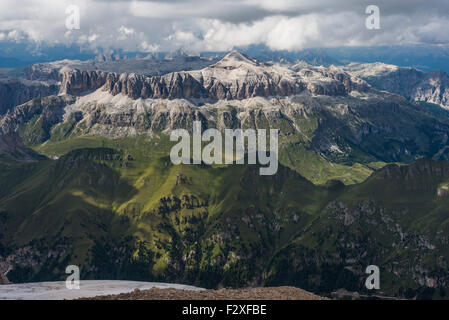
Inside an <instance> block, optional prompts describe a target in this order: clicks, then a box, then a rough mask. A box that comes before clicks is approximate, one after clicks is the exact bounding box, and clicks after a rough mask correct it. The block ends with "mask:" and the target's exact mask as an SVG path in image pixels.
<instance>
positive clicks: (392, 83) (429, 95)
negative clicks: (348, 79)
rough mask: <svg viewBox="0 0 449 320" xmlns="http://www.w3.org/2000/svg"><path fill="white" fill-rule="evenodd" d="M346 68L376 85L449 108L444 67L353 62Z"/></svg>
mask: <svg viewBox="0 0 449 320" xmlns="http://www.w3.org/2000/svg"><path fill="white" fill-rule="evenodd" d="M343 69H344V70H345V71H347V72H349V73H351V74H353V75H354V76H356V77H359V78H362V79H364V80H366V81H367V82H368V83H369V84H371V85H372V86H373V87H375V88H376V89H380V90H385V91H388V92H392V93H396V94H399V95H401V96H404V97H406V98H407V99H410V100H413V101H423V102H429V103H433V104H438V105H440V106H442V107H443V108H448V109H449V76H448V75H447V73H446V72H444V71H442V70H433V71H430V72H424V71H421V70H418V69H415V68H404V67H397V66H393V65H387V64H383V63H365V64H360V63H352V64H349V65H348V66H345V67H343Z"/></svg>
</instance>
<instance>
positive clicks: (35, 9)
mask: <svg viewBox="0 0 449 320" xmlns="http://www.w3.org/2000/svg"><path fill="white" fill-rule="evenodd" d="M376 2H377V5H378V6H379V7H380V11H381V29H380V30H367V29H366V28H365V18H366V15H365V7H366V5H367V4H370V3H362V2H361V1H359V0H347V1H331V0H314V1H299V0H276V1H273V0H242V1H240V0H221V1H219V0H173V1H156V0H153V1H118V0H116V1H103V0H97V1H88V0H61V1H50V0H34V1H33V0H15V1H14V0H2V1H1V2H0V41H2V42H5V41H16V42H17V41H30V42H35V43H48V44H53V43H65V44H71V43H77V44H80V45H82V46H86V47H89V48H93V49H95V48H102V49H104V50H111V49H124V50H125V51H126V50H128V51H136V50H140V51H147V52H152V51H156V50H172V49H177V48H179V47H182V48H184V49H185V50H193V51H202V50H212V51H215V50H216V51H221V50H229V49H231V48H232V47H234V46H246V45H250V44H266V45H267V46H269V47H270V48H272V49H283V50H298V49H302V48H305V47H329V46H340V45H383V44H408V43H413V44H419V43H428V44H443V45H447V44H448V43H449V33H447V32H446V31H445V30H447V27H448V26H449V2H448V1H447V0H427V1H426V2H423V1H419V0H400V1H399V0H398V1H388V0H377V1H376ZM70 4H75V5H78V6H79V8H80V22H81V28H80V30H72V31H69V30H67V29H66V28H65V19H66V17H67V16H66V14H65V8H66V7H67V6H68V5H70Z"/></svg>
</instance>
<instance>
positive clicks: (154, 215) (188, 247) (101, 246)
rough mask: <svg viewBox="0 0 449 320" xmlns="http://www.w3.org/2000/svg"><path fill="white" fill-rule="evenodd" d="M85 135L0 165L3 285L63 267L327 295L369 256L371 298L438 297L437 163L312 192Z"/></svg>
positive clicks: (441, 269)
mask: <svg viewBox="0 0 449 320" xmlns="http://www.w3.org/2000/svg"><path fill="white" fill-rule="evenodd" d="M86 139H87V138H86ZM92 141H95V143H93V144H96V143H101V144H104V145H105V147H103V148H90V149H77V150H73V151H70V152H68V153H67V154H65V155H63V156H62V157H60V158H59V159H58V160H43V161H39V162H34V163H17V162H9V163H8V166H6V167H5V168H4V170H2V172H1V176H0V179H1V181H3V182H4V183H3V182H2V185H1V188H0V230H2V232H1V238H0V243H1V246H0V256H2V257H3V258H2V259H3V260H5V258H7V259H8V261H10V263H11V264H12V265H13V266H14V269H13V271H11V272H10V274H9V278H10V279H11V280H12V281H38V280H56V279H64V278H65V273H64V269H65V266H67V265H68V264H77V265H79V266H80V267H81V273H82V278H83V279H94V278H95V279H139V280H161V281H173V282H175V281H176V282H184V283H191V284H196V285H201V286H204V287H211V288H212V287H219V286H233V287H239V286H247V285H261V284H262V285H263V284H264V285H272V284H276V285H277V284H289V285H297V286H300V287H303V288H305V289H308V290H311V291H314V292H318V293H322V294H328V293H330V292H331V291H333V290H336V289H339V288H346V289H348V290H357V291H360V292H363V290H364V289H363V288H364V285H363V284H364V279H365V278H366V275H365V274H364V273H363V271H364V268H365V267H366V266H367V265H369V264H376V265H378V266H379V267H380V268H381V279H382V280H381V281H382V282H381V284H382V287H381V291H380V292H377V293H378V294H386V295H398V296H407V297H415V296H420V297H423V296H429V295H430V296H433V297H443V296H444V295H445V292H446V291H447V283H448V273H447V261H448V258H449V252H448V245H447V234H448V231H449V230H448V218H449V217H448V216H447V212H449V210H448V209H447V208H448V205H449V202H448V201H449V200H448V199H449V198H448V197H447V196H446V193H445V192H446V191H445V190H446V188H447V183H449V164H448V163H447V162H434V161H428V160H422V161H419V162H417V163H416V164H413V165H410V166H396V165H391V166H387V167H385V168H383V169H381V170H379V171H378V172H376V173H375V174H374V175H372V176H371V177H370V178H369V179H367V180H366V181H365V182H363V183H361V184H357V185H353V186H347V187H345V186H344V185H343V184H342V183H341V182H336V181H334V182H329V183H328V184H326V185H324V186H317V185H314V184H312V183H310V182H309V181H308V180H306V179H305V178H303V177H302V176H301V175H299V174H298V173H296V172H295V171H293V170H291V169H289V168H287V167H284V166H282V165H281V166H280V168H279V171H278V173H277V174H276V175H274V176H260V175H259V174H258V167H257V166H255V165H233V166H227V167H226V166H206V165H196V166H193V165H180V166H174V165H172V164H171V161H170V160H169V158H168V157H167V156H164V155H163V153H164V152H163V150H164V148H166V147H167V146H168V143H167V142H165V143H164V142H163V140H161V141H159V144H158V145H157V146H155V145H154V144H153V147H152V145H151V144H139V145H140V146H142V145H145V146H146V147H145V148H148V149H145V148H144V147H141V148H134V147H132V143H129V142H128V143H126V142H125V141H121V142H120V143H121V144H118V142H115V143H117V145H115V146H114V148H115V149H114V148H110V146H107V145H108V144H113V142H111V141H109V140H102V139H101V138H98V137H96V138H92ZM153 143H154V142H153ZM44 147H45V146H43V148H44ZM53 147H54V148H56V145H54V146H53ZM57 148H60V151H62V149H63V147H62V145H59V146H58V147H57ZM65 148H68V149H70V148H71V147H70V146H69V145H66V146H65ZM152 148H154V149H155V151H154V153H152V152H151V150H152ZM55 150H56V149H55ZM156 150H159V151H160V153H157V152H156ZM58 152H59V151H58ZM438 190H440V191H438ZM438 194H440V195H439V196H438Z"/></svg>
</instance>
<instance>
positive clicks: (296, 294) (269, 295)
mask: <svg viewBox="0 0 449 320" xmlns="http://www.w3.org/2000/svg"><path fill="white" fill-rule="evenodd" d="M85 299H89V300H327V298H324V297H320V296H317V295H315V294H313V293H310V292H307V291H304V290H301V289H298V288H294V287H267V288H247V289H219V290H201V291H187V290H179V289H159V288H151V289H149V290H139V289H136V290H134V291H133V292H130V293H121V294H117V295H106V296H96V297H93V298H85Z"/></svg>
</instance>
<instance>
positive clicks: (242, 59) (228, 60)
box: [215, 50, 260, 68]
mask: <svg viewBox="0 0 449 320" xmlns="http://www.w3.org/2000/svg"><path fill="white" fill-rule="evenodd" d="M241 65H252V66H259V65H260V63H259V62H258V61H257V60H256V59H253V58H251V57H249V56H247V55H246V54H244V53H241V52H239V51H237V50H232V51H231V52H229V53H228V54H227V55H226V56H224V58H223V59H221V60H220V61H218V62H217V63H216V64H215V66H220V67H235V68H238V67H239V66H241Z"/></svg>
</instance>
